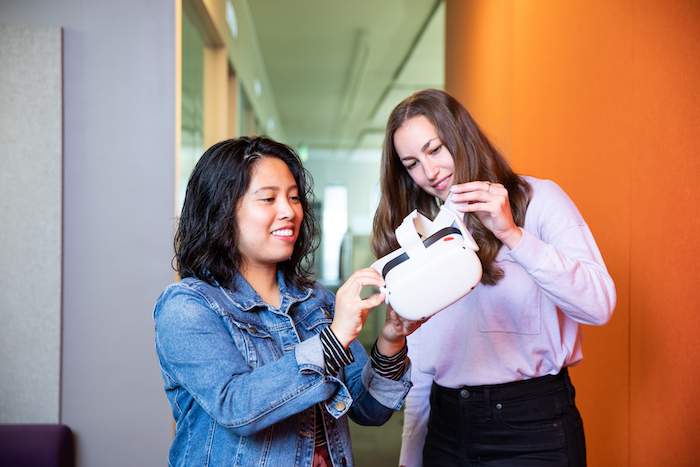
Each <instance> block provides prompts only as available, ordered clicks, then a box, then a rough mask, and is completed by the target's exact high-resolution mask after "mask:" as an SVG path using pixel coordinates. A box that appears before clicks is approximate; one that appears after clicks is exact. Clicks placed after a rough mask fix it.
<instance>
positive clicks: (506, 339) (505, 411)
mask: <svg viewBox="0 0 700 467" xmlns="http://www.w3.org/2000/svg"><path fill="white" fill-rule="evenodd" d="M381 192H382V193H381V199H380V203H379V206H378V209H377V212H376V214H375V218H374V229H373V238H372V249H373V252H374V254H375V255H376V256H377V257H382V256H384V255H386V254H387V253H389V252H391V251H393V250H395V249H396V248H398V246H399V245H398V243H397V241H396V238H395V234H394V231H395V229H396V228H397V227H398V226H399V225H400V223H401V222H402V220H403V219H404V217H405V216H406V215H408V214H409V213H410V212H411V211H412V210H414V209H418V210H419V211H420V212H421V213H422V214H423V215H425V216H428V217H431V218H432V217H434V216H435V215H436V214H437V212H438V210H439V206H440V204H441V203H443V202H445V201H447V199H448V197H451V201H452V202H454V203H455V206H456V209H457V210H458V211H460V212H462V213H465V223H466V225H467V227H468V228H469V229H470V231H471V232H472V235H473V237H474V239H475V240H476V242H477V244H478V245H479V247H480V249H479V251H478V254H479V257H480V259H481V262H482V265H483V271H484V272H483V277H482V281H481V283H480V284H479V285H478V286H477V287H476V288H475V289H474V290H473V291H472V292H471V293H470V294H468V295H467V296H465V297H463V298H462V299H460V300H458V301H457V302H455V303H453V304H452V305H450V306H449V307H447V308H445V309H444V310H442V311H441V312H440V313H438V314H436V315H434V316H433V317H432V318H431V319H430V321H428V322H427V323H425V324H424V325H423V326H422V327H421V328H420V329H418V331H417V332H415V333H414V334H412V335H411V336H410V337H409V338H408V341H409V357H410V359H411V362H412V365H413V370H412V375H411V379H412V382H413V383H414V385H413V387H412V389H411V391H410V392H409V395H408V397H407V399H406V409H405V418H404V431H403V443H402V448H401V462H400V463H401V465H405V466H409V467H412V466H420V465H424V466H441V467H446V466H468V465H477V464H478V465H483V466H526V465H533V466H535V465H536V466H542V465H556V466H581V465H585V463H586V460H585V459H586V451H585V441H584V435H583V424H582V421H581V417H580V415H579V412H578V410H577V409H576V405H575V402H574V388H573V386H572V384H571V380H570V378H569V375H568V371H567V367H569V366H573V365H576V364H577V363H579V362H580V361H581V359H582V356H583V355H582V350H581V337H582V336H581V324H590V325H602V324H605V323H606V322H607V321H608V320H609V319H610V317H611V316H612V313H613V310H614V307H615V301H616V294H615V286H614V284H613V281H612V278H611V277H610V275H609V274H608V271H607V269H606V267H605V264H604V262H603V259H602V257H601V255H600V252H599V250H598V247H597V245H596V243H595V240H594V239H593V236H592V234H591V232H590V230H589V228H588V226H587V225H586V223H585V221H584V220H583V218H582V217H581V214H580V213H579V211H578V209H577V208H576V206H575V205H574V203H573V202H572V201H571V200H570V199H569V197H568V196H567V195H566V194H565V193H564V192H563V191H562V189H561V188H559V186H557V185H556V184H555V183H554V182H551V181H549V180H540V179H537V178H534V177H530V176H522V175H517V174H516V173H514V172H513V171H512V169H511V168H510V166H509V164H508V162H507V161H506V160H505V158H504V157H503V156H502V155H501V154H500V153H499V152H498V150H497V149H496V148H495V147H494V145H493V144H492V143H491V142H490V141H489V140H488V138H487V137H486V136H485V135H484V133H483V132H482V131H481V130H480V128H479V127H478V125H477V124H476V122H475V121H474V120H473V119H472V117H471V115H470V114H469V113H468V112H467V110H466V109H465V108H464V107H463V106H462V104H460V103H459V102H458V101H457V100H456V99H454V98H453V97H452V96H450V95H449V94H447V93H445V92H443V91H439V90H433V89H429V90H424V91H421V92H418V93H415V94H413V95H412V96H410V97H409V98H407V99H405V100H404V101H403V102H401V103H400V104H399V105H398V106H397V107H396V108H395V109H394V110H393V112H392V113H391V116H390V117H389V121H388V124H387V128H386V136H385V140H384V149H383V155H382V162H381Z"/></svg>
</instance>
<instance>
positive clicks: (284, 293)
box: [224, 269, 313, 313]
mask: <svg viewBox="0 0 700 467" xmlns="http://www.w3.org/2000/svg"><path fill="white" fill-rule="evenodd" d="M277 282H278V283H279V291H280V308H279V309H280V311H282V310H283V313H287V311H289V307H291V306H292V305H293V304H295V303H297V302H303V301H304V300H306V299H308V298H309V297H310V296H311V293H312V292H313V290H312V289H310V288H304V289H298V288H296V287H294V286H293V285H291V284H287V282H286V281H285V280H284V274H282V271H280V270H279V269H278V270H277ZM233 288H234V290H235V291H236V292H235V293H234V292H231V291H230V290H229V289H224V290H225V291H226V295H227V296H228V298H229V299H231V301H232V302H233V303H234V304H235V305H236V306H237V307H238V308H239V309H241V310H243V311H252V310H254V309H255V308H267V307H268V306H269V305H268V303H266V302H265V301H263V299H262V298H260V295H258V293H257V292H256V291H255V289H253V287H252V286H251V285H250V284H249V283H248V281H247V280H246V279H245V278H244V277H243V275H242V274H237V275H236V277H235V278H234V280H233Z"/></svg>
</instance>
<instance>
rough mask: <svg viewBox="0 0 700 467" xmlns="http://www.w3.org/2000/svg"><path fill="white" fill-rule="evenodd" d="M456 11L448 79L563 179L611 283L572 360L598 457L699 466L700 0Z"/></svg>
mask: <svg viewBox="0 0 700 467" xmlns="http://www.w3.org/2000/svg"><path fill="white" fill-rule="evenodd" d="M446 17H447V41H448V42H447V48H446V50H447V57H446V58H447V68H446V89H447V91H448V92H451V93H452V94H454V95H455V96H457V97H458V98H459V99H460V100H462V102H464V103H465V104H466V105H467V107H468V108H469V109H470V111H471V112H472V114H473V115H474V116H475V118H476V119H477V121H479V122H480V123H481V125H482V126H483V127H484V128H485V129H486V131H487V133H488V134H489V135H491V136H493V137H494V139H495V140H496V141H497V142H498V141H501V142H503V141H506V142H508V144H506V145H505V146H506V148H507V151H506V152H507V154H508V155H509V156H510V160H511V162H512V163H513V166H514V167H515V169H516V170H517V171H518V172H520V173H527V174H531V175H535V176H538V177H543V178H551V179H553V180H555V181H556V182H557V183H559V184H560V185H561V186H562V187H563V188H564V189H565V190H566V191H567V193H568V194H569V195H570V196H571V197H572V199H573V200H574V201H575V202H576V204H577V205H578V207H579V209H580V210H581V212H582V213H583V215H584V217H585V218H586V220H587V222H588V223H589V225H590V226H591V229H592V231H593V233H594V235H595V237H596V239H597V241H598V244H599V246H600V249H601V251H602V253H603V257H604V258H605V261H606V263H607V265H608V268H609V269H610V272H611V274H612V276H613V278H614V279H615V283H616V285H617V290H618V305H617V308H616V311H615V315H614V317H613V319H612V321H611V322H610V323H609V324H607V325H606V326H603V327H599V328H597V327H586V328H585V329H584V338H585V343H584V354H585V358H584V361H583V363H582V364H581V365H579V367H577V368H575V369H573V371H572V374H573V378H574V383H575V385H576V387H577V389H578V397H577V399H578V404H579V407H580V409H581V411H582V413H583V416H584V422H585V427H586V436H587V441H588V454H589V465H593V466H596V465H602V466H607V465H633V466H656V465H693V464H696V463H697V459H698V458H699V457H700V455H695V454H694V448H695V446H694V444H695V438H696V437H697V436H696V433H698V432H700V402H698V398H697V396H696V393H697V392H698V389H700V358H698V356H699V353H700V317H698V313H699V312H700V288H698V287H697V285H696V284H697V283H698V280H699V279H700V262H698V259H699V258H700V242H698V241H697V239H696V236H697V235H696V233H697V232H698V231H700V218H699V217H698V214H697V213H698V211H699V210H700V195H698V194H697V185H698V182H697V181H696V180H697V178H698V175H699V174H700V84H699V83H700V79H699V78H698V77H699V76H700V2H697V1H696V0H670V1H665V2H658V1H654V0H641V1H640V0H594V1H573V0H572V1H566V2H552V1H546V0H541V1H538V0H528V1H525V0H522V1H493V2H491V1H489V0H472V1H457V0H448V2H447V15H446ZM510 28H512V29H510ZM494 35H502V36H501V38H500V39H497V40H494V37H493V36H494ZM508 60H512V63H505V62H507V61H508ZM499 73H506V74H509V75H510V76H507V77H502V76H497V75H498V74H499ZM509 87H510V89H507V88H509ZM501 147H502V148H503V147H504V145H501Z"/></svg>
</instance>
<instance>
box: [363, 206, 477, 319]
mask: <svg viewBox="0 0 700 467" xmlns="http://www.w3.org/2000/svg"><path fill="white" fill-rule="evenodd" d="M455 225H456V226H455ZM396 239H397V240H398V242H399V245H401V248H399V249H398V250H395V251H393V252H391V253H389V254H388V255H386V256H384V257H382V258H380V259H378V260H377V261H376V262H375V263H374V264H372V268H374V269H375V270H377V271H378V272H380V273H381V274H382V276H383V277H384V282H385V283H386V286H385V287H383V288H382V289H381V292H383V293H384V294H385V296H386V298H385V302H386V303H387V304H388V305H391V307H392V308H393V309H394V310H395V311H396V313H398V314H399V316H401V317H403V318H405V319H410V320H419V319H422V318H427V317H429V316H432V315H433V314H435V313H437V312H438V311H440V310H443V309H444V308H446V307H448V306H449V305H451V304H453V303H454V302H456V301H457V300H459V299H460V298H462V297H464V296H465V295H467V294H468V293H469V292H471V291H472V290H473V289H474V288H475V287H476V286H477V284H478V283H479V281H480V280H481V275H482V267H481V261H480V260H479V257H478V256H477V254H476V251H478V249H479V247H478V246H477V244H476V242H475V241H474V239H473V238H472V236H471V234H470V233H469V231H468V230H467V228H466V226H465V225H464V222H463V221H462V214H461V213H455V212H454V211H453V210H452V209H451V203H450V202H448V203H447V204H446V205H445V206H442V207H441V208H440V213H439V214H438V215H437V217H436V218H435V220H433V221H432V222H431V221H430V220H429V219H427V218H426V217H425V216H423V215H422V214H420V213H418V211H415V210H414V211H413V212H411V213H410V214H409V215H408V216H406V218H404V220H403V222H402V224H401V225H400V226H399V227H398V228H397V229H396Z"/></svg>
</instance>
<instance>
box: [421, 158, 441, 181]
mask: <svg viewBox="0 0 700 467" xmlns="http://www.w3.org/2000/svg"><path fill="white" fill-rule="evenodd" d="M423 168H424V171H425V176H426V178H427V179H428V180H435V178H436V177H437V176H438V173H440V167H438V164H436V163H435V162H432V161H430V160H426V161H425V162H424V163H423Z"/></svg>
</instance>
